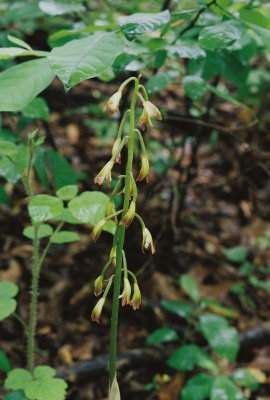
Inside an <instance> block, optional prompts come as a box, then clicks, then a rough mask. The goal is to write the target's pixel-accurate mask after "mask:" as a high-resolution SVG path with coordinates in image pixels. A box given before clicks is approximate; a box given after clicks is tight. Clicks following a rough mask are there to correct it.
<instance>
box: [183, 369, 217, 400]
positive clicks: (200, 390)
mask: <svg viewBox="0 0 270 400" xmlns="http://www.w3.org/2000/svg"><path fill="white" fill-rule="evenodd" d="M213 380H214V378H213V376H211V375H208V374H205V373H201V374H198V375H195V376H194V377H192V378H190V379H189V380H188V381H187V383H186V385H185V386H184V388H183V390H182V392H181V400H204V399H208V398H209V395H210V392H211V386H212V383H213Z"/></svg>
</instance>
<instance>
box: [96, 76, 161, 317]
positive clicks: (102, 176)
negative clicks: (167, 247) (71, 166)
mask: <svg viewBox="0 0 270 400" xmlns="http://www.w3.org/2000/svg"><path fill="white" fill-rule="evenodd" d="M130 82H133V83H134V94H133V97H132V102H131V107H130V109H128V110H127V111H126V112H125V114H124V116H123V118H122V121H121V123H120V126H119V130H118V133H117V137H116V140H115V142H114V145H113V147H112V153H111V159H110V160H109V161H108V162H107V163H106V164H105V166H104V167H103V168H102V169H101V171H100V172H99V173H98V174H97V176H96V177H95V179H94V182H95V183H96V184H98V185H102V184H103V183H104V182H106V183H107V184H108V185H110V182H111V180H112V169H113V167H114V165H115V164H117V163H121V152H122V149H123V148H124V146H125V145H127V146H128V161H127V166H126V174H125V175H121V176H119V177H118V181H117V184H116V186H115V187H114V189H113V191H112V194H111V196H110V200H109V202H108V205H107V208H106V212H105V215H104V218H103V219H101V220H100V221H99V222H98V223H97V224H96V225H95V226H94V228H93V231H92V233H91V238H92V240H93V241H95V242H96V241H97V240H98V239H99V237H100V234H101V232H102V231H103V229H104V227H105V224H106V223H107V222H108V220H112V221H114V222H115V224H116V226H117V229H116V232H115V235H114V241H113V246H112V249H111V252H110V259H109V261H108V263H107V264H106V265H105V267H104V268H103V270H102V273H101V275H100V276H99V277H98V278H97V279H96V280H95V285H94V293H95V295H96V296H99V295H100V294H102V293H103V295H102V297H101V298H100V299H99V300H98V302H97V304H96V306H95V307H94V309H93V312H92V316H91V318H92V320H93V321H96V322H98V323H99V321H100V315H101V312H102V309H103V306H104V303H105V300H106V296H107V294H108V292H109V290H110V287H111V285H112V284H113V281H114V280H116V279H117V278H116V276H119V266H120V269H121V270H120V274H121V271H122V274H123V278H122V292H119V293H118V297H119V298H120V299H121V303H122V306H125V305H130V306H132V307H133V309H134V310H136V309H138V308H139V307H140V304H141V292H140V289H139V285H138V282H137V279H136V277H135V275H134V274H133V273H132V272H131V271H130V270H128V268H127V262H126V258H125V254H124V251H123V243H122V244H121V245H119V237H120V236H119V235H121V232H123V230H125V229H127V228H128V227H129V226H130V225H131V224H132V223H133V222H134V220H135V219H137V220H138V221H139V222H140V224H141V227H142V252H145V251H147V250H149V251H151V253H152V254H154V253H155V246H154V242H153V238H152V235H151V233H150V231H149V229H148V228H147V227H146V226H145V223H144V221H143V219H142V218H141V217H140V216H139V215H138V214H137V212H136V201H137V197H138V190H137V185H136V181H139V182H140V181H143V180H145V181H146V182H148V180H149V171H150V164H149V159H148V155H147V151H146V148H145V143H144V139H143V136H142V133H141V132H140V130H139V129H137V128H136V126H135V121H136V119H135V105H136V101H140V102H141V104H142V107H143V109H142V112H141V115H140V117H139V118H138V119H137V122H136V125H137V126H138V127H139V128H140V129H141V130H142V131H144V130H145V129H146V127H147V126H150V127H152V126H153V124H152V120H151V118H155V119H158V120H161V119H162V116H161V113H160V111H159V109H158V108H157V107H156V106H155V105H154V104H153V103H152V102H150V101H149V99H148V96H147V92H146V90H145V88H144V86H143V85H141V84H140V83H139V78H129V79H127V80H126V81H125V82H123V83H122V84H121V86H120V87H119V89H118V90H117V92H116V93H114V94H113V95H112V96H111V97H110V98H109V100H108V102H107V105H106V107H105V110H106V111H108V112H109V113H110V114H114V113H119V104H120V100H121V98H122V93H123V90H124V88H125V87H126V85H127V84H128V83H130ZM127 126H128V134H126V135H125V131H126V130H127ZM136 139H139V148H140V160H141V165H140V169H139V172H138V174H137V178H136V181H135V179H134V176H133V171H132V164H133V155H134V140H136ZM123 182H124V184H123ZM117 194H124V202H123V203H124V205H123V209H122V210H120V211H116V209H115V201H114V200H115V196H116V195H117ZM119 214H121V216H120V218H119V217H118V216H119ZM121 246H122V248H121ZM121 253H122V254H121ZM109 266H111V268H115V273H114V275H111V277H110V278H109V280H107V281H106V279H105V277H106V275H107V273H108V269H109ZM117 271H118V272H117ZM105 282H107V283H106V284H105ZM103 291H104V292H103Z"/></svg>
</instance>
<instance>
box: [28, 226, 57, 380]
mask: <svg viewBox="0 0 270 400" xmlns="http://www.w3.org/2000/svg"><path fill="white" fill-rule="evenodd" d="M63 225H64V222H61V223H60V224H59V225H58V227H57V228H56V229H55V231H54V232H53V233H57V232H59V231H60V229H61V228H62V226H63ZM38 230H39V225H34V240H33V248H34V252H33V265H32V285H31V304H30V314H29V322H28V327H27V332H28V336H27V369H28V370H29V372H31V373H32V372H33V369H34V352H35V334H36V324H37V300H38V295H39V293H38V288H39V276H40V270H41V267H42V264H43V262H44V259H45V257H46V255H47V253H48V251H49V248H50V246H51V244H52V241H51V237H52V235H51V237H50V239H49V240H48V243H47V245H46V247H45V249H44V250H43V253H42V254H41V256H39V244H40V240H39V239H38Z"/></svg>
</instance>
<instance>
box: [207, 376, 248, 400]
mask: <svg viewBox="0 0 270 400" xmlns="http://www.w3.org/2000/svg"><path fill="white" fill-rule="evenodd" d="M221 399H222V400H234V399H235V400H236V399H237V400H246V398H245V396H244V395H243V393H242V392H241V390H239V389H238V387H237V386H235V384H234V383H233V382H232V381H231V380H230V379H228V378H227V377H226V376H223V375H220V376H218V377H217V378H215V380H214V382H213V385H212V389H211V396H210V400H221Z"/></svg>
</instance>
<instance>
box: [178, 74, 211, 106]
mask: <svg viewBox="0 0 270 400" xmlns="http://www.w3.org/2000/svg"><path fill="white" fill-rule="evenodd" d="M182 85H183V88H184V90H185V92H186V94H187V96H188V97H190V98H191V99H192V100H194V101H197V100H200V98H201V97H202V96H203V95H204V94H205V93H206V91H207V85H206V82H205V80H204V79H202V78H201V77H200V76H196V75H186V76H184V78H183V79H182Z"/></svg>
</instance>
